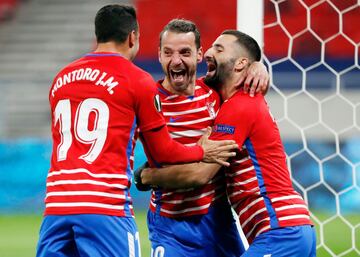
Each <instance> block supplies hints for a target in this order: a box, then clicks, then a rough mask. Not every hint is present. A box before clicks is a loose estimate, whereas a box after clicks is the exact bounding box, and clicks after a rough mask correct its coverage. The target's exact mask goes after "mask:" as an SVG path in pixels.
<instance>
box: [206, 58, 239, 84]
mask: <svg viewBox="0 0 360 257" xmlns="http://www.w3.org/2000/svg"><path fill="white" fill-rule="evenodd" d="M235 61H236V59H235V58H232V59H230V60H229V61H228V62H223V63H219V64H218V65H217V68H216V72H215V74H214V76H212V77H208V76H206V77H205V78H204V82H205V83H206V85H208V86H210V87H212V88H214V89H219V88H220V87H221V86H222V85H224V84H225V82H226V79H228V78H230V77H231V75H232V71H233V68H234V64H235Z"/></svg>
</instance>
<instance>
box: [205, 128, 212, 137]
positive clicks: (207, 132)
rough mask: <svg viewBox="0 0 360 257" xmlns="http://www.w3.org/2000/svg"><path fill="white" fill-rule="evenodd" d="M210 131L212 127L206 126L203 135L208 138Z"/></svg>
mask: <svg viewBox="0 0 360 257" xmlns="http://www.w3.org/2000/svg"><path fill="white" fill-rule="evenodd" d="M211 132H212V128H211V127H206V130H205V133H204V136H205V137H206V138H209V136H210V135H211Z"/></svg>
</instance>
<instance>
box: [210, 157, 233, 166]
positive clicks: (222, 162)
mask: <svg viewBox="0 0 360 257" xmlns="http://www.w3.org/2000/svg"><path fill="white" fill-rule="evenodd" d="M214 161H215V162H216V163H218V164H220V165H222V166H225V167H229V166H230V163H229V162H227V161H224V160H222V159H215V160H214Z"/></svg>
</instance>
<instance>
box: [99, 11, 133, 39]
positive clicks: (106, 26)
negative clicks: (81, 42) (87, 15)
mask: <svg viewBox="0 0 360 257" xmlns="http://www.w3.org/2000/svg"><path fill="white" fill-rule="evenodd" d="M138 29H139V25H138V22H137V19H136V11H135V9H134V7H132V6H128V5H119V4H112V5H106V6H104V7H102V8H101V9H100V10H99V11H98V12H97V14H96V16H95V35H96V41H97V42H98V43H106V42H109V41H114V42H116V43H124V42H125V41H126V39H127V37H128V36H129V34H130V33H131V31H133V30H134V31H138Z"/></svg>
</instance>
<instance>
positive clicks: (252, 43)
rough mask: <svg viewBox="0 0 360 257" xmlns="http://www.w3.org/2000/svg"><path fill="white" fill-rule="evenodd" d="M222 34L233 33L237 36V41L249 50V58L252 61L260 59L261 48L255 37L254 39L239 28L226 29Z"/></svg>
mask: <svg viewBox="0 0 360 257" xmlns="http://www.w3.org/2000/svg"><path fill="white" fill-rule="evenodd" d="M221 35H233V36H235V37H236V38H237V40H236V42H237V43H238V44H239V45H240V46H242V47H244V48H245V49H246V50H247V52H248V53H249V55H250V56H249V58H250V59H251V61H252V62H253V61H260V59H261V49H260V47H259V45H258V43H257V42H256V40H255V39H253V38H252V37H251V36H249V35H247V34H245V33H243V32H240V31H238V30H231V29H229V30H225V31H223V32H222V33H221Z"/></svg>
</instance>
